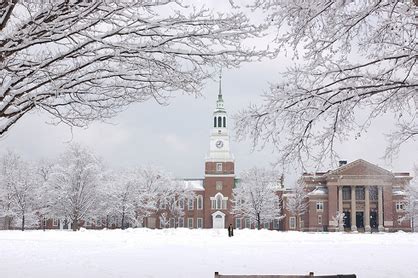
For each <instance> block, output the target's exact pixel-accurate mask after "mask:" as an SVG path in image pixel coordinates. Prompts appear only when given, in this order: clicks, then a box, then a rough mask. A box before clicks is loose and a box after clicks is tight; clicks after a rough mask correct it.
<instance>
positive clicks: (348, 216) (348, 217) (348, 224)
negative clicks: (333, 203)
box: [344, 211, 351, 229]
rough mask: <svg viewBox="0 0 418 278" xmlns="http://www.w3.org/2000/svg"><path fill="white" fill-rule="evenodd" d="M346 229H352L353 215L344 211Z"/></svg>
mask: <svg viewBox="0 0 418 278" xmlns="http://www.w3.org/2000/svg"><path fill="white" fill-rule="evenodd" d="M344 229H351V213H350V212H349V211H344Z"/></svg>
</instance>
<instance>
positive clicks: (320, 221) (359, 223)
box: [285, 159, 412, 232]
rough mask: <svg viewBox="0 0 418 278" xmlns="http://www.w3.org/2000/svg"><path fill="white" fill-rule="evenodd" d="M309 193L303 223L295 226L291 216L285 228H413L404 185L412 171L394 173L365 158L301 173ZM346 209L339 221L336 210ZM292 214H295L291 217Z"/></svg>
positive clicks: (319, 229)
mask: <svg viewBox="0 0 418 278" xmlns="http://www.w3.org/2000/svg"><path fill="white" fill-rule="evenodd" d="M302 178H303V180H304V182H305V184H306V190H307V191H308V192H309V193H308V202H309V206H308V210H307V212H306V214H305V215H303V216H301V217H302V219H303V221H301V223H303V227H294V225H292V224H291V223H294V220H293V218H294V217H295V216H288V217H286V218H287V221H286V223H285V229H286V230H291V229H298V230H303V231H324V230H328V231H335V230H340V231H342V230H346V231H347V230H351V231H367V232H369V231H373V230H376V231H397V230H403V231H410V230H411V223H410V221H409V220H407V219H405V196H406V192H405V186H406V185H407V184H409V181H410V180H411V179H412V177H411V176H410V175H409V173H392V172H390V171H388V170H385V169H383V168H381V167H379V166H377V165H374V164H372V163H369V162H367V161H365V160H363V159H358V160H356V161H353V162H351V163H348V164H347V162H346V161H340V167H338V168H337V169H335V170H331V171H328V172H326V173H305V174H303V176H302ZM338 212H340V213H344V218H343V221H340V223H337V222H338V221H337V217H336V216H337V213H338ZM292 217H293V218H292Z"/></svg>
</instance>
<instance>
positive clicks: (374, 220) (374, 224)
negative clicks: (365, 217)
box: [370, 211, 377, 229]
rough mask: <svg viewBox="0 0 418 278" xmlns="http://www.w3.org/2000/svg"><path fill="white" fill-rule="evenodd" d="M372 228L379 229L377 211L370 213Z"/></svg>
mask: <svg viewBox="0 0 418 278" xmlns="http://www.w3.org/2000/svg"><path fill="white" fill-rule="evenodd" d="M370 228H372V229H377V211H371V212H370Z"/></svg>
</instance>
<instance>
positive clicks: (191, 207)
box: [187, 198, 194, 210]
mask: <svg viewBox="0 0 418 278" xmlns="http://www.w3.org/2000/svg"><path fill="white" fill-rule="evenodd" d="M187 209H188V210H194V198H190V199H187Z"/></svg>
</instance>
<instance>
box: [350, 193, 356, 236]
mask: <svg viewBox="0 0 418 278" xmlns="http://www.w3.org/2000/svg"><path fill="white" fill-rule="evenodd" d="M351 231H353V232H355V231H357V222H356V187H355V186H354V185H353V186H351Z"/></svg>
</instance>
